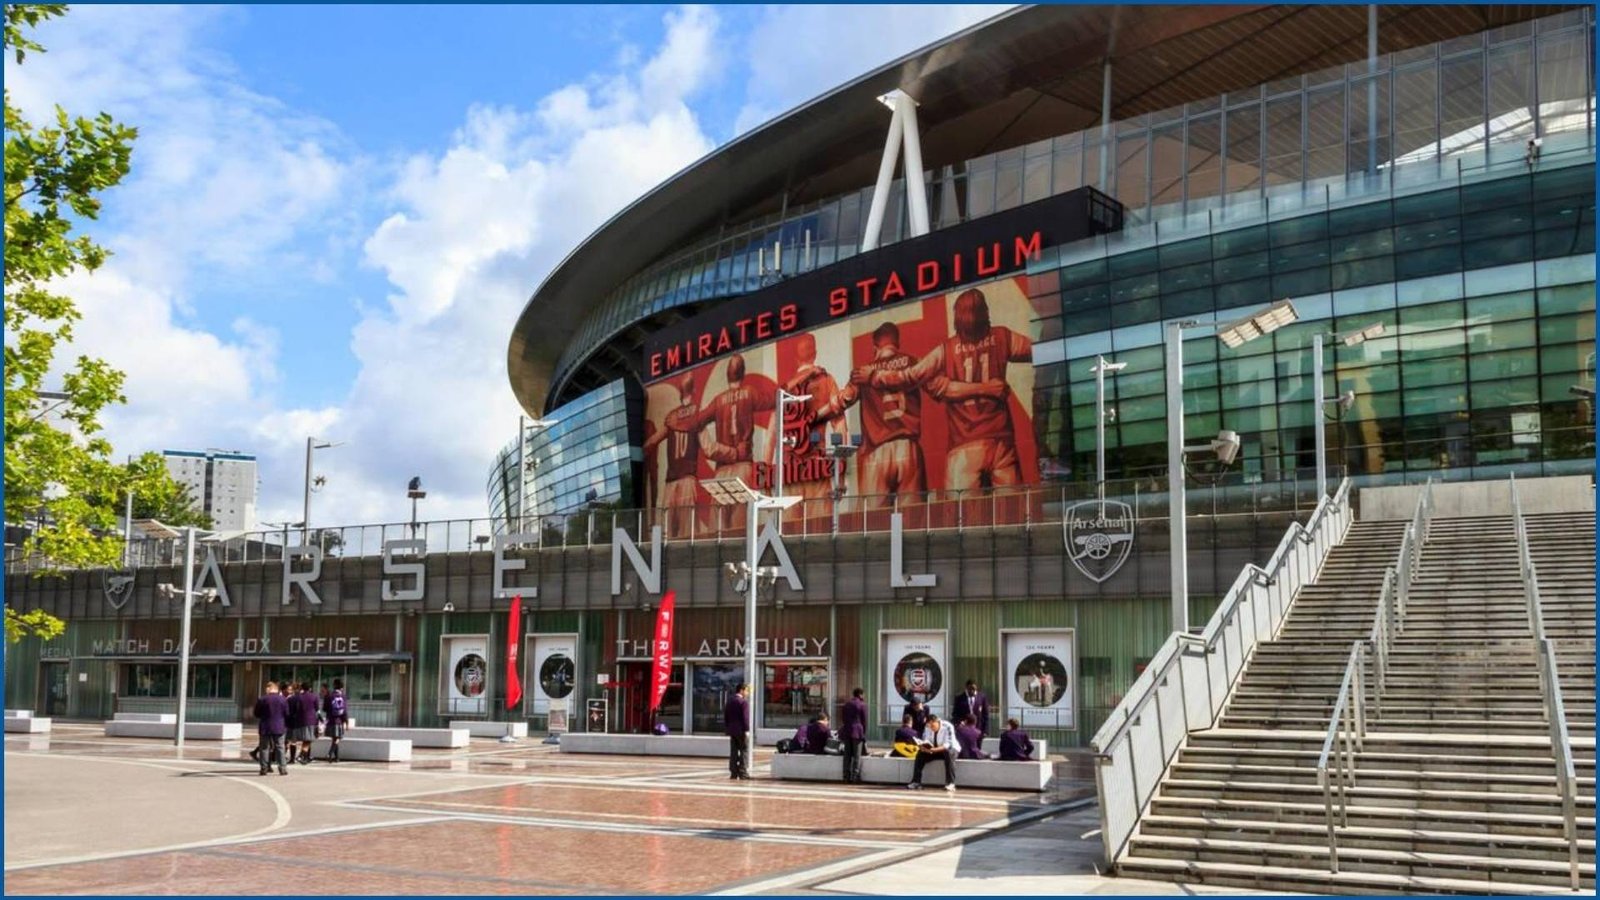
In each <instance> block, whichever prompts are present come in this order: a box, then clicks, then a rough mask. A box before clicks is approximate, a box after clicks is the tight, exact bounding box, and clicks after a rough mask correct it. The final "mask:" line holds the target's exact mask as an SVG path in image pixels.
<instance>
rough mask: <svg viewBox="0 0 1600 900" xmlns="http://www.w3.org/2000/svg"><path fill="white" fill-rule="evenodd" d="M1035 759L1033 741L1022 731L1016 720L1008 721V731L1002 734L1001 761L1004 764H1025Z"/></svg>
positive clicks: (1019, 723) (1020, 724)
mask: <svg viewBox="0 0 1600 900" xmlns="http://www.w3.org/2000/svg"><path fill="white" fill-rule="evenodd" d="M1032 758H1033V741H1031V740H1029V739H1028V733H1027V732H1026V731H1023V730H1022V723H1021V722H1018V721H1017V720H1016V719H1007V720H1006V730H1005V731H1003V732H1001V733H1000V759H1001V760H1002V761H1004V762H1023V761H1025V760H1030V759H1032Z"/></svg>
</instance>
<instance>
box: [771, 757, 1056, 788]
mask: <svg viewBox="0 0 1600 900" xmlns="http://www.w3.org/2000/svg"><path fill="white" fill-rule="evenodd" d="M914 765H915V764H914V763H913V761H912V760H909V759H900V758H890V759H885V758H883V757H881V756H869V757H866V758H864V759H862V760H861V779H862V780H863V781H867V782H871V783H873V784H906V783H908V782H910V781H911V773H912V769H913V767H914ZM955 766H956V786H957V787H970V788H992V789H995V790H1009V791H1042V790H1044V789H1045V785H1047V784H1049V782H1050V776H1051V775H1052V774H1053V773H1052V771H1051V770H1052V768H1053V767H1052V765H1051V764H1050V763H1048V762H1000V761H999V760H987V759H981V760H980V759H958V760H956V764H955ZM772 777H773V778H777V779H782V780H785V781H843V780H844V758H843V757H841V756H813V755H812V754H809V753H780V754H778V755H777V756H774V757H773V758H772ZM922 783H923V784H925V785H928V786H930V787H943V786H944V766H942V765H940V764H939V763H932V764H930V765H929V766H928V767H927V768H925V769H923V770H922Z"/></svg>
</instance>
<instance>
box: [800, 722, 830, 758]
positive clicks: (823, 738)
mask: <svg viewBox="0 0 1600 900" xmlns="http://www.w3.org/2000/svg"><path fill="white" fill-rule="evenodd" d="M832 739H833V729H831V728H829V727H828V717H827V715H826V714H824V715H820V716H817V717H816V718H815V719H812V720H811V723H810V724H808V725H807V726H806V752H807V753H810V754H812V755H813V756H823V755H825V754H826V753H827V752H828V741H830V740H832Z"/></svg>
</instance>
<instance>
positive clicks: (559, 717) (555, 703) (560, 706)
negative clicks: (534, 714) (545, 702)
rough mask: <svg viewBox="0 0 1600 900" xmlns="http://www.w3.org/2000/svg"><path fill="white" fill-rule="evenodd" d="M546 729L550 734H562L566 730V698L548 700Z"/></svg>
mask: <svg viewBox="0 0 1600 900" xmlns="http://www.w3.org/2000/svg"><path fill="white" fill-rule="evenodd" d="M546 730H548V731H549V732H550V733H551V734H562V733H564V732H566V730H567V701H566V698H564V697H563V698H561V699H559V700H551V701H550V724H549V726H548V728H547V729H546Z"/></svg>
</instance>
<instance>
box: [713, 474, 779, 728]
mask: <svg viewBox="0 0 1600 900" xmlns="http://www.w3.org/2000/svg"><path fill="white" fill-rule="evenodd" d="M700 486H701V487H703V488H705V489H706V493H708V494H710V495H711V499H712V500H714V501H716V502H717V504H718V505H719V506H738V505H739V504H741V503H742V504H744V505H745V507H746V513H747V517H746V529H747V535H746V537H745V562H744V565H745V581H746V582H747V583H746V585H745V591H746V593H745V601H744V682H745V684H748V685H750V691H751V693H752V694H754V693H755V691H756V688H757V684H758V682H757V681H756V583H757V581H759V574H760V567H761V558H760V548H761V544H760V540H759V537H760V532H761V526H760V524H759V523H758V522H757V518H756V517H757V516H758V515H759V514H760V512H761V511H762V510H764V509H775V510H778V515H779V517H780V518H781V517H782V515H783V510H785V509H788V508H789V507H791V506H793V505H794V504H795V503H797V502H799V500H800V498H799V497H768V496H766V495H765V494H760V493H757V492H756V491H754V490H751V489H750V487H749V486H748V485H746V484H745V483H744V481H743V480H742V479H739V478H707V479H705V480H703V481H701V482H700ZM755 731H756V729H755V717H754V716H752V717H751V720H750V731H749V734H748V735H747V737H746V741H747V742H748V743H747V746H748V748H749V751H750V753H751V754H754V753H755Z"/></svg>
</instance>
